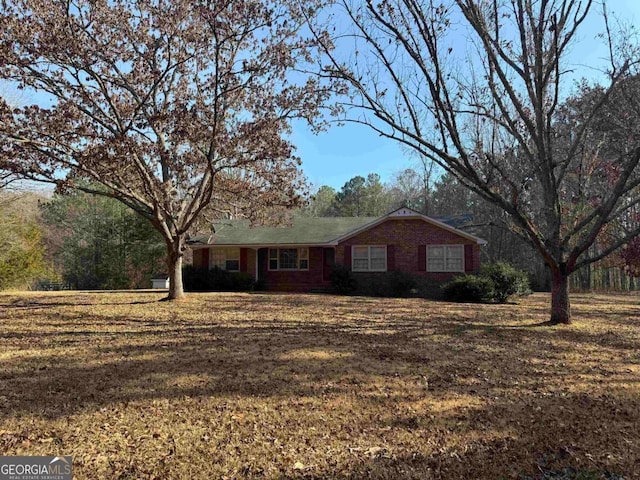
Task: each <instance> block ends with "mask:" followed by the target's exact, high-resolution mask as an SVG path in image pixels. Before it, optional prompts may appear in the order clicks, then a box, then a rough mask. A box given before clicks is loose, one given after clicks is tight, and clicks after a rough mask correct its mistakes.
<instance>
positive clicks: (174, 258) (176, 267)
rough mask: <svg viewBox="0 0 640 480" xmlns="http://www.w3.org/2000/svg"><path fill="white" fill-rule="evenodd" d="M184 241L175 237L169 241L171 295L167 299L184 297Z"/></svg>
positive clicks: (168, 265)
mask: <svg viewBox="0 0 640 480" xmlns="http://www.w3.org/2000/svg"><path fill="white" fill-rule="evenodd" d="M183 254H184V252H183V248H182V241H181V240H180V239H178V240H176V239H174V241H173V242H171V243H167V267H168V269H169V295H168V296H167V300H179V299H181V298H184V287H183V285H182V257H183Z"/></svg>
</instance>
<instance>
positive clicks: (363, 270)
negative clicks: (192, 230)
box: [189, 207, 486, 292]
mask: <svg viewBox="0 0 640 480" xmlns="http://www.w3.org/2000/svg"><path fill="white" fill-rule="evenodd" d="M214 231H215V233H214V234H213V235H212V236H210V237H207V236H198V237H194V238H192V239H191V240H190V241H189V245H190V247H191V248H192V249H193V265H194V266H195V267H203V268H214V267H218V268H221V269H223V270H227V271H230V272H245V273H248V274H249V275H251V276H252V278H253V279H254V280H256V281H261V282H263V283H264V284H265V286H266V288H267V289H269V290H280V291H301V292H304V291H314V290H316V291H318V290H323V289H327V288H329V287H330V286H331V280H330V276H331V271H332V268H333V267H334V265H344V266H345V267H346V268H348V269H350V270H351V271H352V272H353V273H354V275H355V276H356V278H358V276H375V275H380V274H382V273H384V272H391V271H404V272H408V273H411V274H413V275H416V276H422V277H426V278H429V279H431V280H436V281H446V280H449V279H451V278H452V277H453V276H455V275H456V274H459V273H465V272H466V273H471V272H476V271H477V270H478V269H479V267H480V246H481V245H484V244H486V242H485V241H484V240H482V239H481V238H478V237H476V236H474V235H470V234H469V233H466V232H463V231H461V230H460V229H458V228H455V227H453V226H452V225H450V224H448V223H445V222H444V221H441V220H437V219H435V218H431V217H427V216H424V215H421V214H419V213H418V212H415V211H414V210H411V209H409V208H406V207H403V208H400V209H398V210H395V211H393V212H391V213H389V214H387V215H383V216H382V217H337V218H294V219H293V220H292V223H291V224H290V225H287V226H282V227H264V226H261V227H251V226H250V225H249V223H248V222H247V221H245V220H220V221H219V222H217V223H216V224H214Z"/></svg>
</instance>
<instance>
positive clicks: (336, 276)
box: [330, 265, 358, 295]
mask: <svg viewBox="0 0 640 480" xmlns="http://www.w3.org/2000/svg"><path fill="white" fill-rule="evenodd" d="M330 280H331V286H332V287H333V291H334V292H336V293H337V294H339V295H351V294H352V293H354V292H355V291H356V288H357V287H358V283H357V282H356V279H355V278H354V277H353V273H351V270H349V269H348V268H347V267H344V266H342V265H335V266H334V267H333V269H332V270H331V276H330Z"/></svg>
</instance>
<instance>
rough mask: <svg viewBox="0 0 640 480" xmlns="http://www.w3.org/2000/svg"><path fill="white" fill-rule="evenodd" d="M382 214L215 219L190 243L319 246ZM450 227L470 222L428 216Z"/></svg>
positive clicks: (376, 218)
mask: <svg viewBox="0 0 640 480" xmlns="http://www.w3.org/2000/svg"><path fill="white" fill-rule="evenodd" d="M382 218H383V217H294V218H293V219H292V220H291V223H289V224H286V225H280V226H255V227H252V226H251V225H250V224H249V222H248V221H247V220H219V221H217V222H216V223H215V224H214V225H213V227H214V231H215V233H214V234H213V235H212V236H209V235H197V236H195V237H192V238H191V239H190V240H189V243H190V244H197V243H200V244H207V243H208V244H216V245H246V246H250V245H321V244H326V243H329V242H332V241H334V240H337V239H339V238H341V237H343V236H345V235H347V234H349V233H351V232H353V231H354V230H358V229H360V228H362V227H365V226H366V225H369V224H372V223H375V222H376V221H379V220H381V219H382ZM432 218H433V219H434V220H438V221H440V222H442V223H445V224H447V225H449V226H451V227H453V228H460V227H461V226H463V225H464V224H466V223H468V222H469V221H470V215H458V216H451V217H432Z"/></svg>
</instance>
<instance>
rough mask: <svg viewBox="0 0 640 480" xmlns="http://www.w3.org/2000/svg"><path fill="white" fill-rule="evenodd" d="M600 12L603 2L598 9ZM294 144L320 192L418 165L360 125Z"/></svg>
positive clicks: (635, 8)
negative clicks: (371, 174) (325, 186)
mask: <svg viewBox="0 0 640 480" xmlns="http://www.w3.org/2000/svg"><path fill="white" fill-rule="evenodd" d="M607 8H608V10H609V11H610V12H614V13H615V15H616V16H617V17H618V18H620V19H621V20H622V21H623V22H629V23H633V22H634V20H637V19H640V0H609V2H607ZM599 9H600V3H599V2H598V4H597V5H596V6H595V10H599ZM589 22H590V23H589V24H587V26H586V28H584V29H583V30H582V34H581V37H580V43H579V44H577V45H576V46H575V47H574V49H573V51H572V52H571V62H572V63H575V64H576V65H577V68H576V70H581V71H582V72H583V74H584V72H585V70H584V69H583V68H580V67H579V66H580V65H582V66H584V65H595V64H598V63H601V59H602V58H603V57H604V56H606V54H607V51H606V48H604V46H603V44H602V41H601V40H598V39H596V35H597V34H598V33H599V32H601V31H602V30H603V28H602V27H603V24H602V21H601V18H599V15H597V12H594V13H592V15H591V18H590V20H589ZM594 74H595V71H594ZM2 87H3V89H2V90H3V91H4V93H5V94H6V93H9V94H10V95H12V94H13V95H15V94H16V92H15V91H14V92H11V88H9V87H7V85H6V84H5V85H3V86H2ZM0 92H1V90H0ZM18 96H20V94H18ZM20 100H22V101H24V102H25V103H29V101H33V98H28V97H27V98H25V96H22V98H21V99H20ZM292 140H293V142H294V144H295V145H296V147H297V155H298V156H300V157H301V159H302V162H303V164H302V168H303V171H304V174H305V175H306V177H307V179H308V181H309V183H310V184H311V186H312V188H315V189H317V188H318V187H320V186H322V185H329V186H331V187H334V188H335V189H336V190H338V189H340V187H342V185H344V184H345V183H346V182H347V181H348V180H349V179H351V178H352V177H354V176H356V175H362V176H366V175H367V174H368V173H378V174H379V175H380V176H381V177H382V180H383V181H389V180H391V179H392V177H393V175H394V174H395V173H396V172H399V171H401V170H404V169H405V168H409V167H412V166H415V164H416V163H415V160H414V159H412V158H411V154H410V153H409V152H407V151H406V149H403V148H402V147H401V146H400V145H399V144H398V143H397V142H394V141H392V140H389V139H385V138H382V137H380V136H379V135H378V134H377V133H376V132H374V131H373V130H371V129H370V128H368V127H366V126H364V125H360V124H349V123H348V124H346V125H343V126H339V127H337V126H336V127H332V128H330V129H329V130H328V131H326V132H322V133H320V134H318V135H314V134H313V133H311V131H310V130H309V128H308V127H307V126H306V125H305V124H304V123H303V122H299V123H296V124H295V126H294V130H293V135H292Z"/></svg>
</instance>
